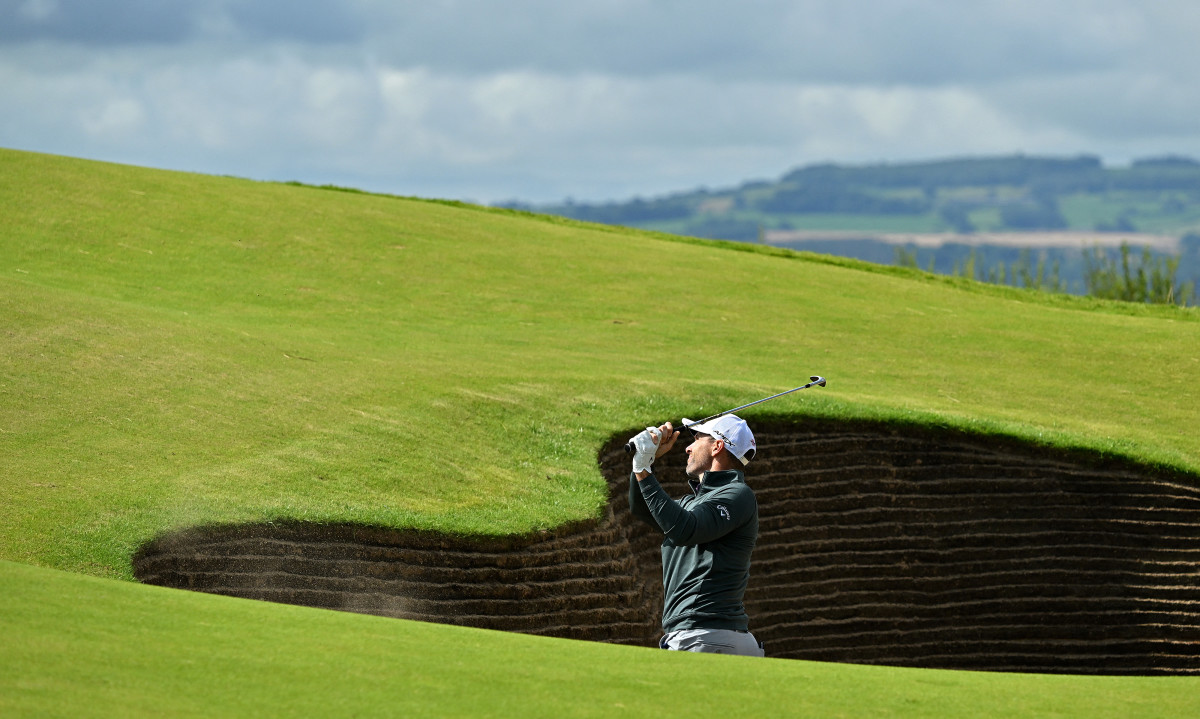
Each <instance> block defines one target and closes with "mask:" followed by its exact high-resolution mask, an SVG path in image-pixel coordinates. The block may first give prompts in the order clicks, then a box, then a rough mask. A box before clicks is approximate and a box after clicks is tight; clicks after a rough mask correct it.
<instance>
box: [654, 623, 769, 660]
mask: <svg viewBox="0 0 1200 719" xmlns="http://www.w3.org/2000/svg"><path fill="white" fill-rule="evenodd" d="M658 647H659V649H671V650H674V651H677V652H705V653H708V654H740V655H742V656H746V657H763V656H766V652H764V651H763V645H762V644H761V643H760V642H758V640H756V639H755V638H754V635H753V634H751V633H750V632H738V631H734V630H733V629H680V630H678V631H675V632H671V633H670V634H665V635H663V638H662V639H659V640H658Z"/></svg>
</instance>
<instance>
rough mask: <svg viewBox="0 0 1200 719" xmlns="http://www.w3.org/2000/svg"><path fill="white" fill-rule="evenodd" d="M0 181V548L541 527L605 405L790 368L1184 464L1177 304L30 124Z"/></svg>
mask: <svg viewBox="0 0 1200 719" xmlns="http://www.w3.org/2000/svg"><path fill="white" fill-rule="evenodd" d="M0 178H2V179H0V181H2V182H3V183H4V184H3V186H2V187H0V237H2V238H3V240H2V241H3V245H2V247H0V288H2V289H0V317H3V322H4V325H3V328H2V331H3V332H4V334H5V345H6V351H5V352H4V354H3V356H0V393H2V396H3V402H2V403H0V443H2V451H0V486H2V487H3V490H4V493H5V495H6V497H8V498H9V501H7V502H5V503H4V504H3V506H2V507H0V522H2V525H3V526H4V527H7V528H9V531H6V532H4V535H3V536H2V537H0V558H9V559H15V560H19V561H24V562H28V563H35V564H43V565H47V566H52V567H57V568H62V569H71V570H75V571H84V572H88V573H93V574H100V575H108V576H118V577H121V576H125V577H127V576H128V571H129V569H128V566H129V564H128V558H129V556H130V554H131V553H132V551H133V550H134V549H135V548H136V546H137V545H138V544H140V543H141V542H143V541H145V540H147V539H148V538H150V537H151V536H153V535H154V534H156V533H157V532H160V531H162V530H164V529H167V528H170V527H175V526H182V525H187V524H192V523H198V522H214V521H239V520H248V519H263V518H272V517H281V516H290V517H301V518H306V519H314V520H325V519H330V520H354V521H365V522H379V523H387V524H395V525H406V526H424V527H436V528H441V529H446V530H455V531H467V532H511V531H524V530H528V529H530V528H535V527H542V526H547V525H556V524H559V523H561V522H563V521H565V520H567V519H571V518H578V517H581V516H588V515H590V514H592V513H593V512H595V511H596V510H597V508H598V506H599V504H600V501H601V497H602V481H601V478H600V477H599V474H598V472H597V470H596V467H595V459H594V452H595V449H596V447H597V446H598V445H599V444H600V443H601V442H602V441H603V439H605V438H606V437H607V436H608V435H609V434H610V433H611V432H613V431H615V430H617V429H621V428H627V427H631V426H637V425H640V424H645V423H647V422H651V421H657V420H660V419H663V418H667V417H679V416H680V415H682V414H685V413H687V414H689V415H695V414H700V413H710V412H711V411H716V410H717V409H720V408H722V407H728V406H733V405H735V404H740V403H742V402H745V401H748V400H749V399H753V398H756V397H759V396H764V395H765V394H768V393H770V392H772V391H778V390H780V389H784V388H787V387H792V386H795V385H797V384H800V383H801V382H803V381H804V379H805V378H806V377H807V375H809V374H813V373H817V374H823V375H826V376H828V377H829V381H830V386H829V388H828V389H826V390H823V391H821V392H809V393H803V394H802V395H794V396H792V397H789V398H786V399H782V400H779V401H778V402H777V403H775V404H774V405H773V406H770V411H772V412H786V411H799V410H803V411H806V412H815V413H826V414H841V415H883V416H896V417H905V418H916V419H921V420H927V421H933V422H947V423H954V424H959V425H965V426H972V427H977V428H984V429H989V430H994V431H1007V432H1013V433H1019V434H1022V435H1025V436H1028V437H1033V438H1042V439H1046V440H1053V441H1060V442H1072V443H1080V444H1086V445H1091V446H1096V447H1099V448H1102V449H1107V450H1113V451H1122V452H1129V453H1134V454H1138V455H1141V456H1144V457H1147V458H1150V459H1154V460H1157V461H1162V462H1167V463H1173V464H1177V465H1180V466H1184V467H1188V468H1192V469H1196V468H1198V467H1200V436H1197V434H1196V433H1195V432H1194V431H1193V428H1194V426H1195V420H1196V410H1195V407H1196V404H1197V403H1196V402H1195V401H1184V400H1185V399H1190V398H1194V397H1195V396H1196V392H1195V389H1194V385H1193V384H1191V383H1189V382H1188V381H1187V380H1188V378H1189V377H1193V376H1194V375H1195V372H1196V371H1197V370H1198V369H1200V357H1198V355H1200V352H1198V351H1197V348H1198V347H1200V322H1197V317H1198V316H1200V315H1198V314H1197V313H1196V311H1194V310H1192V311H1178V310H1164V311H1150V310H1139V311H1138V312H1135V313H1134V314H1131V315H1129V314H1121V313H1118V312H1116V311H1106V310H1103V309H1101V310H1087V309H1085V308H1086V307H1089V306H1090V305H1088V304H1087V303H1085V302H1071V301H1056V302H1057V303H1044V302H1042V301H1040V300H1039V299H1038V298H1037V297H1036V296H1033V295H1028V294H1023V293H1012V292H1009V293H1003V292H1001V293H997V292H994V291H991V290H988V289H986V288H981V287H980V286H978V285H969V284H963V285H962V286H964V287H975V288H977V289H974V290H969V291H963V290H962V289H958V288H956V287H955V286H954V285H953V284H951V283H946V282H939V281H934V280H921V279H914V277H916V276H915V275H912V274H903V273H887V272H866V271H862V270H860V269H856V268H855V267H854V266H853V265H851V264H847V263H841V264H839V263H825V262H817V261H806V260H803V259H796V258H792V259H787V258H786V257H784V256H783V254H784V253H779V252H775V253H757V252H729V251H722V250H720V249H715V248H714V246H713V245H711V244H707V243H682V242H677V241H673V240H671V239H668V238H665V237H660V236H655V235H652V234H646V233H641V234H637V233H629V232H621V231H613V230H611V229H609V228H603V227H589V226H583V225H579V224H578V223H570V222H554V221H546V220H542V219H539V218H535V217H529V216H525V215H522V214H520V213H505V212H488V211H481V210H472V209H468V208H463V207H458V206H454V205H451V204H443V203H430V202H420V201H410V200H400V199H395V198H387V197H378V196H370V195H365V194H357V193H344V192H328V191H319V190H314V189H310V188H304V187H294V186H287V185H271V184H262V183H253V182H248V181H243V180H235V179H229V178H216V177H202V176H193V175H186V174H179V173H166V172H154V171H148V170H144V169H139V168H130V167H121V166H116V165H106V164H98V163H89V162H82V161H74V160H67V159H61V158H47V157H44V156H38V155H31V154H25V153H14V152H2V153H0ZM842 265H846V266H842Z"/></svg>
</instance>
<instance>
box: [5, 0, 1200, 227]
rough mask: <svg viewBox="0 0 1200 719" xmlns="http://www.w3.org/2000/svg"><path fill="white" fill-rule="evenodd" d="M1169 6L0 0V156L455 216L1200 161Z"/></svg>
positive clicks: (936, 0)
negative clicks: (418, 201) (938, 168)
mask: <svg viewBox="0 0 1200 719" xmlns="http://www.w3.org/2000/svg"><path fill="white" fill-rule="evenodd" d="M1198 37H1200V3H1197V2H1195V0H1036V1H1034V0H1003V1H995V2H993V1H992V0H970V1H969V2H964V1H963V0H891V1H889V0H828V1H826V0H820V1H818V0H791V1H784V0H740V1H739V2H736V3H735V2H728V1H727V0H721V1H717V0H686V1H685V0H653V1H652V0H643V1H641V2H635V1H633V0H569V1H566V2H564V1H563V0H509V1H508V2H495V1H492V2H487V1H483V0H421V1H418V2H403V1H397V0H336V1H335V0H182V1H181V0H0V147H6V148H12V149H21V150H32V151H37V152H46V153H52V154H57V155H69V156H73V157H84V158H91V159H97V160H106V161H113V162H122V163H128V164H135V165H142V166H148V167H159V168H166V169H176V170H187V171H195V172H203V173H209V174H218V175H233V176H237V177H247V178H251V179H258V180H279V181H288V180H298V181H301V182H307V183H313V184H334V185H341V186H346V187H355V188H360V189H365V190H370V191H375V192H386V193H392V194H399V195H413V196H419V197H438V198H450V199H460V200H467V201H472V202H482V203H498V202H507V201H521V202H529V203H548V202H561V201H563V200H565V199H571V200H574V201H576V202H600V201H610V200H627V199H630V198H633V197H638V196H640V197H656V196H661V195H664V194H669V193H672V192H678V191H686V190H692V189H695V188H698V187H708V188H710V189H719V188H723V187H733V186H736V185H739V184H741V183H743V182H747V181H752V180H770V179H777V178H778V177H780V176H782V175H783V174H785V173H786V172H787V171H789V170H791V169H794V168H796V167H800V166H803V165H808V164H813V163H818V162H839V163H846V164H857V163H875V162H904V161H911V160H929V159H942V158H947V157H966V156H981V155H997V154H1014V153H1025V154H1030V155H1054V156H1068V155H1077V154H1091V155H1097V156H1099V157H1101V158H1102V159H1103V160H1104V161H1105V162H1106V163H1107V164H1110V165H1122V164H1126V163H1128V162H1130V161H1131V160H1133V159H1136V158H1140V157H1157V156H1163V155H1186V156H1191V157H1197V158H1200V81H1198V80H1197V78H1200V42H1197V40H1196V38H1198Z"/></svg>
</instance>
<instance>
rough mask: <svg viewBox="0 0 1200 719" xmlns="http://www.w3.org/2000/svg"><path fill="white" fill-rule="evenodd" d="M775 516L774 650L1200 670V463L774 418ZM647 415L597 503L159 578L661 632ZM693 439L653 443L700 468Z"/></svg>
mask: <svg viewBox="0 0 1200 719" xmlns="http://www.w3.org/2000/svg"><path fill="white" fill-rule="evenodd" d="M754 426H755V433H756V435H757V437H758V439H759V450H760V451H759V455H758V458H757V461H756V462H755V467H754V471H753V472H751V473H750V475H749V481H750V483H751V484H752V486H753V487H754V489H755V493H756V495H757V497H758V500H759V504H760V517H761V519H760V521H761V536H760V539H759V544H758V548H757V549H756V551H755V555H754V562H753V564H752V568H751V581H750V588H749V590H748V592H747V595H746V603H747V610H748V612H749V614H750V616H751V622H752V629H753V630H754V632H755V634H756V635H757V636H759V637H760V638H761V639H763V640H764V641H766V643H767V647H768V655H769V656H773V657H784V658H802V659H817V660H827V661H843V662H858V663H873V664H888V665H898V666H919V667H941V668H961V669H983V670H1001V671H1034V672H1070V673H1080V674H1197V673H1200V656H1197V654H1196V653H1195V651H1194V647H1195V646H1196V642H1197V641H1200V587H1198V586H1197V585H1196V584H1195V582H1194V581H1193V578H1194V577H1195V574H1196V572H1197V569H1198V568H1200V541H1197V540H1196V539H1194V526H1195V522H1196V519H1197V517H1200V478H1197V477H1195V476H1190V475H1183V474H1179V473H1168V472H1162V471H1156V470H1151V469H1149V468H1146V467H1138V466H1135V465H1133V464H1130V463H1128V462H1124V461H1118V460H1113V459H1112V458H1107V459H1106V458H1102V457H1099V456H1098V455H1095V454H1089V453H1085V452H1065V451H1062V450H1049V449H1046V448H1044V447H1034V446H1031V445H1028V444H1023V443H1020V442H1017V441H1014V440H1007V439H1001V438H996V437H983V436H972V435H968V434H965V433H960V432H934V431H932V430H929V429H922V428H917V427H900V426H896V425H889V424H872V423H863V422H819V423H818V422H815V421H812V420H804V419H796V420H792V421H786V422H785V421H774V422H756V423H755V425H754ZM629 434H630V432H629V431H622V432H618V433H617V434H616V435H614V438H613V440H612V441H610V442H609V443H608V444H607V445H606V446H605V447H604V448H603V449H602V450H601V451H600V453H599V458H598V460H599V463H600V466H601V469H602V471H603V472H604V474H605V476H606V477H607V478H608V480H609V484H610V490H611V491H610V497H611V499H610V502H609V505H608V507H607V508H606V510H605V512H604V515H603V517H602V518H601V519H600V520H598V521H594V522H583V523H579V524H577V525H572V526H568V527H563V528H560V529H558V530H556V531H554V532H548V533H544V534H538V535H531V536H519V537H503V538H491V539H472V538H464V537H451V536H446V535H438V534H434V533H416V532H403V531H396V530H385V529H376V528H369V527H353V526H329V525H304V524H293V525H284V526H281V525H277V524H276V525H251V526H240V527H233V526H227V527H214V528H208V529H195V530H190V531H188V532H184V533H180V534H176V535H169V536H164V537H161V538H159V539H158V540H156V541H155V542H152V543H151V544H149V545H147V546H146V547H144V548H143V550H142V551H141V552H140V553H139V554H138V557H137V558H136V560H135V570H136V572H137V575H138V577H139V578H140V579H141V580H142V581H145V582H149V583H153V584H162V585H167V586H175V587H183V588H190V589H199V590H203V591H210V592H216V593H220V594H228V595H233V596H242V597H252V598H259V599H268V600H273V601H281V602H289V603H295V604H303V605H308V606H318V607H327V608H334V609H344V610H350V611H359V612H367V613H372V614H381V615H387V616H395V617H405V618H411V619H420V620H426V621H435V622H446V623H452V624H462V625H469V626H476V627H483V628H491V629H501V630H509V631H518V632H527V633H534V634H543V635H550V636H560V637H570V638H577V639H590V640H598V641H608V642H619V643H625V644H640V645H650V644H652V643H653V642H654V640H655V638H656V637H657V634H658V626H657V625H658V619H659V617H658V612H659V611H660V609H661V578H660V572H661V566H660V564H659V556H658V542H659V540H660V538H659V537H657V536H655V535H654V534H653V533H651V532H648V531H645V529H644V528H643V527H641V526H640V525H639V524H638V523H636V522H633V521H632V520H631V517H630V515H629V513H628V508H627V507H626V506H625V502H624V501H623V498H624V494H625V492H624V482H626V481H627V479H628V459H627V457H626V455H625V453H624V451H623V443H624V440H625V438H627V437H628V436H629ZM682 460H683V456H682V453H672V454H671V455H668V456H667V457H664V458H663V459H661V460H659V462H660V463H662V465H663V466H662V467H661V469H660V474H661V475H663V477H665V478H666V479H667V481H668V487H669V488H672V483H671V480H672V479H674V480H677V482H678V485H679V486H677V487H673V488H672V489H673V491H675V493H677V494H678V493H680V492H682V491H683V488H682V478H683V470H682Z"/></svg>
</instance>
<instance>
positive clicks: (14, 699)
mask: <svg viewBox="0 0 1200 719" xmlns="http://www.w3.org/2000/svg"><path fill="white" fill-rule="evenodd" d="M0 592H2V594H3V596H4V597H5V609H4V611H3V613H0V631H2V632H3V636H4V646H5V651H4V652H3V653H2V654H0V714H3V715H4V716H39V717H47V716H64V717H68V716H69V717H81V716H97V715H100V716H121V717H136V716H147V717H151V716H153V717H158V716H231V717H243V716H297V717H310V716H357V717H365V716H396V717H424V716H430V717H445V716H512V717H553V718H557V717H610V716H653V717H666V716H720V717H763V716H771V717H781V716H819V717H910V718H916V717H929V718H934V717H955V716H959V717H1087V718H1088V719H1100V718H1102V717H1113V718H1114V719H1127V718H1128V717H1188V716H1195V713H1196V710H1197V709H1198V708H1200V699H1197V697H1196V684H1197V682H1196V680H1195V679H1193V678H1190V677H1157V678H1147V677H1134V678H1130V677H1069V676H1045V675H1043V676H1037V675H1019V674H1000V673H991V674H988V673H982V672H950V671H935V670H913V669H895V668H889V667H864V666H852V665H844V664H821V663H814V662H800V661H793V660H787V659H751V658H747V657H722V656H715V655H695V654H675V653H668V652H661V651H659V650H657V649H645V648H637V647H620V646H615V645H609V644H599V643H594V642H575V641H569V640H563V639H545V638H541V637H532V636H526V635H520V634H505V633H501V632H490V631H484V630H479V629H467V628H462V627H451V626H444V625H436V624H422V623H420V622H407V621H402V620H396V619H383V618H379V617H369V616H363V615H356V614H346V613H340V612H331V611H324V610H317V609H307V608H302V607H292V606H286V605H271V604H266V603H263V602H253V601H249V600H243V599H230V598H227V597H217V596H212V595H202V594H193V593H189V592H182V591H178V590H169V589H162V588H159V587H145V586H139V585H135V584H130V583H126V582H116V581H113V580H105V579H97V578H94V577H85V576H81V575H73V574H66V573H62V572H57V571H54V570H47V569H41V568H36V567H29V566H25V565H20V564H13V563H9V562H0Z"/></svg>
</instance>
